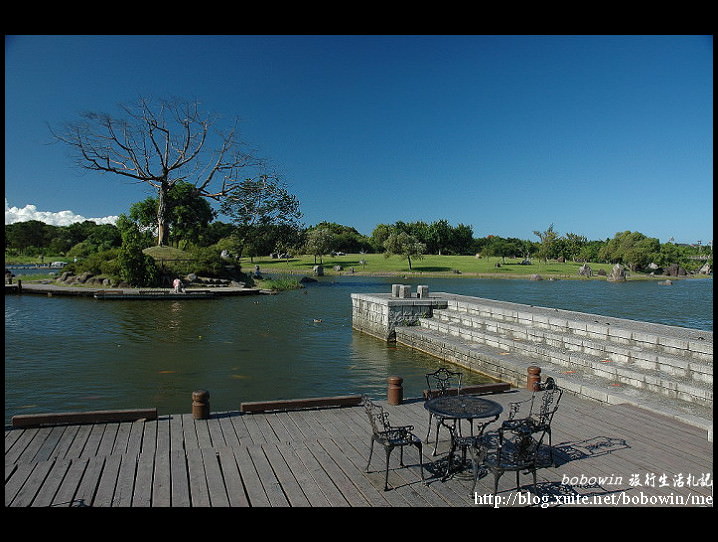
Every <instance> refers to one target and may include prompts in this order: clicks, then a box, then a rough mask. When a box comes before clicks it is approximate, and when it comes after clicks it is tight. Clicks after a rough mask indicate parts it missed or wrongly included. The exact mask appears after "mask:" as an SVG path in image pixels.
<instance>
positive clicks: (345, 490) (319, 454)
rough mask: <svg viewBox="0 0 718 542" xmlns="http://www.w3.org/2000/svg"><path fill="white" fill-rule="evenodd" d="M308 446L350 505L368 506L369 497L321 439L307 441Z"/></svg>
mask: <svg viewBox="0 0 718 542" xmlns="http://www.w3.org/2000/svg"><path fill="white" fill-rule="evenodd" d="M307 447H308V448H309V450H311V452H312V454H313V455H314V457H315V458H316V459H317V461H318V462H319V464H320V465H321V466H322V468H323V469H324V472H326V473H327V476H329V478H330V479H331V481H332V483H333V484H334V485H335V486H336V488H337V490H338V491H339V492H340V493H341V494H342V497H343V498H344V499H345V500H346V502H347V503H348V504H349V506H368V504H369V502H368V501H367V499H366V498H364V496H363V495H362V493H361V492H360V491H358V489H357V487H356V486H355V485H354V483H352V481H351V479H350V478H349V477H348V476H347V475H346V473H345V472H344V471H343V470H342V469H341V468H340V467H339V466H338V465H337V464H336V463H335V461H334V458H333V456H332V455H331V454H329V453H327V450H326V449H325V448H323V447H322V446H321V445H320V444H319V441H312V442H307Z"/></svg>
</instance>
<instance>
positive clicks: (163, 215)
mask: <svg viewBox="0 0 718 542" xmlns="http://www.w3.org/2000/svg"><path fill="white" fill-rule="evenodd" d="M168 191H169V187H168V186H167V184H166V183H162V185H161V186H160V188H159V189H158V190H157V246H158V247H161V246H163V245H166V244H167V241H168V239H169V233H170V232H169V230H168V229H167V212H168V209H167V192H168Z"/></svg>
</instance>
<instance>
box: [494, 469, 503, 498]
mask: <svg viewBox="0 0 718 542" xmlns="http://www.w3.org/2000/svg"><path fill="white" fill-rule="evenodd" d="M502 474H503V471H500V470H495V471H494V495H496V494H497V493H498V492H499V478H501V475H502Z"/></svg>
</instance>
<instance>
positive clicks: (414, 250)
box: [384, 231, 426, 269]
mask: <svg viewBox="0 0 718 542" xmlns="http://www.w3.org/2000/svg"><path fill="white" fill-rule="evenodd" d="M384 248H385V249H386V252H384V256H385V257H387V258H388V257H389V256H392V255H394V254H396V255H399V256H403V257H404V258H406V259H407V261H408V262H409V269H411V259H412V258H414V259H415V260H420V259H422V258H423V257H424V253H425V252H426V245H425V244H424V243H422V242H421V241H419V240H418V239H417V238H416V237H414V236H413V235H409V234H408V233H406V232H405V231H394V232H392V233H391V234H389V237H388V238H387V240H386V241H385V242H384Z"/></svg>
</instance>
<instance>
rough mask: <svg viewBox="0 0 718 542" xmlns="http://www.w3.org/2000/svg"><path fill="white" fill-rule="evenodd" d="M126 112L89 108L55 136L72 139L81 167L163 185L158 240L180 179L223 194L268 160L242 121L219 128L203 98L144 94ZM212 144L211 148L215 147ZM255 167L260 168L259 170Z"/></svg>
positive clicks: (200, 190)
mask: <svg viewBox="0 0 718 542" xmlns="http://www.w3.org/2000/svg"><path fill="white" fill-rule="evenodd" d="M121 109H122V111H123V113H124V116H123V117H121V118H116V117H113V116H111V115H109V114H106V113H83V114H82V115H81V120H80V121H77V122H68V123H66V124H65V125H64V126H63V129H62V131H61V132H60V133H58V132H56V131H53V130H52V129H51V131H52V133H53V135H54V137H55V138H56V139H57V140H59V141H61V142H63V143H66V144H68V145H69V146H70V147H71V149H72V151H73V155H74V158H75V159H76V160H77V162H78V164H79V165H80V167H82V168H85V169H89V170H92V171H99V172H102V173H114V174H116V175H120V176H123V177H126V178H129V179H133V180H134V181H135V182H138V183H147V184H148V185H150V186H151V187H153V188H154V189H155V190H156V191H157V203H158V205H157V244H158V245H164V244H166V243H167V240H168V235H169V229H168V228H167V217H168V216H169V212H170V209H169V208H168V205H169V198H168V197H167V193H168V192H169V190H170V189H171V188H172V187H173V186H174V185H175V184H176V183H178V182H180V181H185V182H189V183H191V184H193V185H194V187H195V195H197V196H202V197H205V198H209V199H213V200H215V201H219V200H221V199H222V198H223V197H225V196H229V195H232V194H234V193H235V192H237V191H239V190H240V187H241V182H242V181H241V180H240V179H239V177H240V173H241V174H242V177H245V178H246V177H252V176H254V175H251V174H250V175H247V174H246V173H245V171H246V170H247V169H249V170H250V171H252V173H254V174H255V175H256V174H257V172H258V171H259V170H260V169H261V167H262V166H263V163H262V161H261V160H260V159H258V158H256V157H255V156H254V155H253V153H250V152H247V151H245V150H244V148H245V145H244V144H243V143H241V142H240V141H239V139H238V133H237V123H236V122H235V124H234V126H233V127H232V128H231V129H230V130H229V131H228V132H226V133H223V132H220V131H215V130H214V125H215V122H216V120H217V119H216V118H215V117H214V116H213V115H209V114H204V113H202V112H201V111H200V104H199V102H197V101H185V100H172V101H169V100H159V101H156V102H152V101H150V100H147V99H144V98H141V99H140V100H139V101H138V103H137V104H134V105H131V106H128V105H122V106H121ZM210 147H211V148H210ZM253 168H254V170H253Z"/></svg>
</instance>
